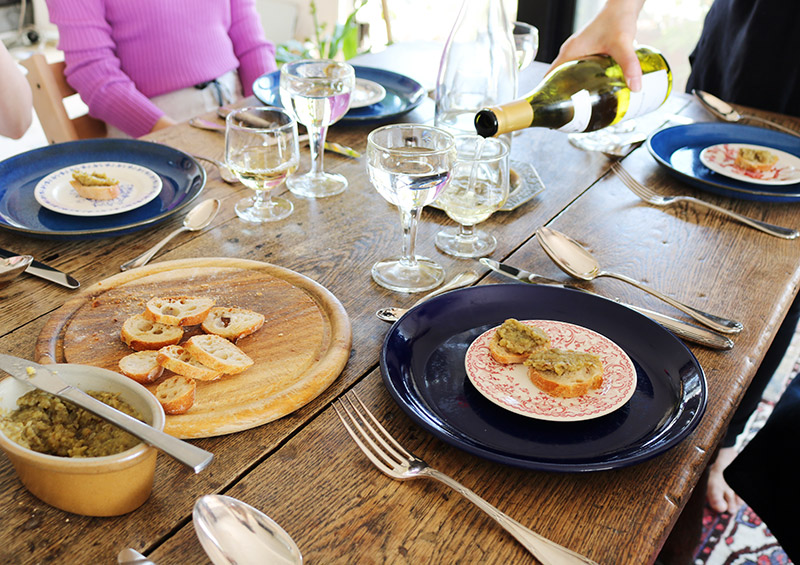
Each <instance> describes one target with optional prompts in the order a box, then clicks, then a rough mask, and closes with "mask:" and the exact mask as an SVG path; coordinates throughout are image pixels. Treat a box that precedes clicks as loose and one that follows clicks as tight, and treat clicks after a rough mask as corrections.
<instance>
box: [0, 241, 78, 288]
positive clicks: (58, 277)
mask: <svg viewBox="0 0 800 565" xmlns="http://www.w3.org/2000/svg"><path fill="white" fill-rule="evenodd" d="M14 255H19V253H12V252H11V251H7V250H5V249H0V259H7V258H9V257H13V256H14ZM25 272H26V273H28V274H29V275H34V276H36V277H39V278H42V279H45V280H48V281H50V282H54V283H56V284H60V285H61V286H65V287H67V288H72V289H75V288H78V287H79V286H81V283H79V282H78V281H77V280H75V279H74V278H73V277H72V276H70V275H68V274H66V273H62V272H61V271H59V270H58V269H55V268H53V267H50V266H49V265H45V264H44V263H42V262H40V261H36V260H35V259H34V260H33V261H31V264H30V265H28V268H27V269H25Z"/></svg>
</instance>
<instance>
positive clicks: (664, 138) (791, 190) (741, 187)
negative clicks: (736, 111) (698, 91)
mask: <svg viewBox="0 0 800 565" xmlns="http://www.w3.org/2000/svg"><path fill="white" fill-rule="evenodd" d="M689 140H691V141H689ZM719 143H750V144H754V145H766V146H770V147H774V148H775V149H779V150H781V151H785V152H787V153H790V154H792V155H795V156H797V157H800V142H798V139H797V138H795V137H794V136H792V135H790V134H788V133H783V132H779V131H775V130H770V129H766V128H760V127H756V126H749V125H744V124H731V123H726V122H699V123H694V124H681V125H675V126H671V127H666V128H662V129H659V130H657V131H655V132H653V133H652V134H650V136H648V138H647V141H646V143H645V145H646V147H647V150H648V151H649V152H650V155H652V157H653V158H654V159H655V160H656V162H657V163H658V164H659V165H661V166H663V167H664V168H666V169H667V171H668V172H669V173H671V174H672V175H674V176H676V177H677V178H679V179H681V180H683V181H685V182H688V183H689V184H691V185H693V186H695V187H697V188H699V189H701V190H706V191H708V192H713V193H715V194H721V195H722V196H727V197H730V198H741V199H745V200H760V201H766V202H795V201H798V200H800V183H794V184H791V185H776V186H775V187H774V188H768V185H763V184H755V183H753V184H750V183H747V182H744V181H738V180H736V179H731V178H728V177H726V176H724V175H721V174H719V173H715V172H714V171H711V170H710V169H708V168H707V167H706V166H705V165H703V164H702V163H701V162H700V158H699V153H700V151H702V149H703V148H705V147H708V146H710V145H716V144H719ZM682 149H688V150H690V151H692V153H693V164H692V174H689V173H687V172H686V171H684V170H681V169H678V168H676V167H675V166H674V165H673V164H672V162H671V158H672V155H674V154H675V153H676V152H677V151H679V150H682ZM696 170H699V171H702V172H703V173H707V176H706V175H705V174H704V175H703V176H698V175H697V174H696V172H695V171H696Z"/></svg>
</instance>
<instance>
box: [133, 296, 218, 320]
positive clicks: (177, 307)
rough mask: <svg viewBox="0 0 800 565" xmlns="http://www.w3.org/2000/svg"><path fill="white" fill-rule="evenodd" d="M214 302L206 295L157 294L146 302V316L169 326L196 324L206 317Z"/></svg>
mask: <svg viewBox="0 0 800 565" xmlns="http://www.w3.org/2000/svg"><path fill="white" fill-rule="evenodd" d="M214 302H215V300H214V299H213V298H208V297H204V296H170V297H160V296H157V297H155V298H151V299H150V300H148V301H147V304H145V311H144V316H145V318H147V319H148V320H152V321H154V322H159V323H161V324H167V325H168V326H194V325H197V324H199V323H201V322H202V321H203V320H205V319H206V316H208V312H209V311H210V310H211V308H212V307H213V306H214Z"/></svg>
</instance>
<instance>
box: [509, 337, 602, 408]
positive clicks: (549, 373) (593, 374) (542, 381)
mask: <svg viewBox="0 0 800 565" xmlns="http://www.w3.org/2000/svg"><path fill="white" fill-rule="evenodd" d="M525 365H526V366H527V367H528V376H529V377H530V379H531V381H532V382H533V384H535V385H536V386H537V387H538V388H540V389H541V390H542V391H544V392H546V393H547V394H549V395H551V396H560V397H563V398H573V397H576V396H582V395H584V394H586V393H587V392H589V391H591V390H595V389H598V388H600V387H601V386H603V362H602V361H601V360H600V358H599V357H598V356H597V355H595V354H594V353H588V352H584V351H572V350H568V349H543V350H540V351H536V352H534V353H533V354H531V356H530V357H528V359H527V360H526V361H525Z"/></svg>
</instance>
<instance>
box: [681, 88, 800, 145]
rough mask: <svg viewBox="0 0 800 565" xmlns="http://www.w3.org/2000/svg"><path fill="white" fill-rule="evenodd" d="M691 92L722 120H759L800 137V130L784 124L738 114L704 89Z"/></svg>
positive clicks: (750, 115) (734, 121) (751, 115)
mask: <svg viewBox="0 0 800 565" xmlns="http://www.w3.org/2000/svg"><path fill="white" fill-rule="evenodd" d="M692 93H693V94H694V95H695V96H696V97H697V99H698V100H699V101H700V102H701V103H702V104H703V106H705V107H706V108H707V109H708V110H709V111H710V112H711V113H712V114H714V115H715V116H716V117H718V118H720V119H722V120H725V121H726V122H733V123H736V122H740V121H742V120H749V121H752V122H759V123H762V124H767V125H769V126H772V127H774V128H776V129H779V130H780V131H782V132H785V133H788V134H791V135H795V136H797V137H800V132H798V131H795V130H793V129H791V128H787V127H786V126H783V125H781V124H779V123H777V122H774V121H772V120H768V119H766V118H762V117H760V116H755V115H753V114H740V113H739V112H737V111H736V110H735V109H734V108H733V106H731V105H730V104H728V103H727V102H725V101H724V100H720V99H719V98H717V97H716V96H714V95H713V94H709V93H708V92H706V91H704V90H692Z"/></svg>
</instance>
